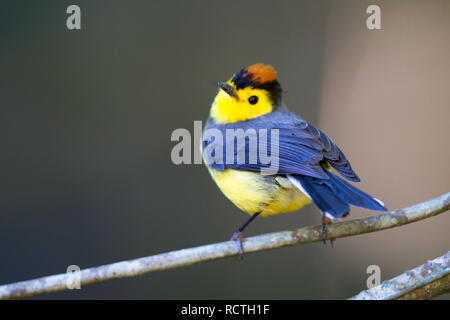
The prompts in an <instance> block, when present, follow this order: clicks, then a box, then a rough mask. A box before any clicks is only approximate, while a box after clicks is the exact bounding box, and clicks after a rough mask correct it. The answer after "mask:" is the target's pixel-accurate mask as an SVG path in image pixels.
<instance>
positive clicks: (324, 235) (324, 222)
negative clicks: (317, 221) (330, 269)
mask: <svg viewBox="0 0 450 320" xmlns="http://www.w3.org/2000/svg"><path fill="white" fill-rule="evenodd" d="M330 223H331V219H329V218H327V217H325V216H323V217H322V241H323V244H326V243H327V230H328V224H330ZM335 240H336V239H330V244H331V247H332V248H334V241H335Z"/></svg>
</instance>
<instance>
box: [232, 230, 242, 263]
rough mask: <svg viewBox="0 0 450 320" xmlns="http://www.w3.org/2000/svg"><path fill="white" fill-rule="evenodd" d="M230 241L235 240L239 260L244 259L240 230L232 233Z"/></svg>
mask: <svg viewBox="0 0 450 320" xmlns="http://www.w3.org/2000/svg"><path fill="white" fill-rule="evenodd" d="M230 241H236V242H237V245H238V250H239V260H240V261H242V260H243V259H244V249H243V248H242V232H241V231H236V232H235V233H233V235H232V236H231V239H230Z"/></svg>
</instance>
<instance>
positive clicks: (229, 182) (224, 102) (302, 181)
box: [201, 63, 387, 259]
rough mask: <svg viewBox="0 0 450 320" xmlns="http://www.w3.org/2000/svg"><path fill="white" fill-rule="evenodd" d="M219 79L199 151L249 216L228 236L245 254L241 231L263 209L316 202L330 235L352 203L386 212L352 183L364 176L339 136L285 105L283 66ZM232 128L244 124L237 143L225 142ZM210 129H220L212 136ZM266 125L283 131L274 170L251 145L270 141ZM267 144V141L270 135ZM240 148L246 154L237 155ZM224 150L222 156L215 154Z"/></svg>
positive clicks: (281, 209) (276, 209)
mask: <svg viewBox="0 0 450 320" xmlns="http://www.w3.org/2000/svg"><path fill="white" fill-rule="evenodd" d="M217 85H218V87H219V89H218V92H217V95H216V96H215V98H214V100H213V102H212V104H211V108H210V113H209V117H208V120H207V122H206V124H205V126H204V129H203V135H202V141H201V151H202V157H203V160H204V163H205V164H206V167H207V168H208V171H209V174H210V175H211V177H212V179H213V180H214V181H215V183H216V184H217V186H218V187H219V189H220V190H221V191H222V193H223V194H224V195H225V196H226V197H227V198H228V199H229V200H230V201H231V202H232V203H234V204H235V205H236V206H237V207H238V208H239V209H241V210H242V211H244V212H246V213H248V214H249V215H250V218H249V219H248V220H247V221H246V222H245V223H244V224H242V226H241V227H239V229H238V230H237V231H236V232H234V233H233V235H232V237H231V239H230V241H237V244H238V249H239V255H240V257H241V259H242V256H243V247H242V232H243V231H244V229H246V227H247V226H248V225H249V224H250V223H251V222H252V221H253V220H254V219H255V218H256V217H257V216H270V215H275V214H279V213H286V212H292V211H297V210H299V209H301V208H303V207H304V206H305V205H307V204H310V203H313V204H314V205H315V206H316V207H317V208H318V209H319V211H320V213H321V215H322V237H323V240H324V242H325V241H326V240H325V239H326V237H327V236H326V232H327V226H328V224H329V223H331V222H332V221H333V220H335V219H340V218H343V217H345V216H347V215H348V214H349V212H350V205H352V206H356V207H361V208H365V209H369V210H377V211H387V209H386V207H385V206H384V204H383V202H381V201H380V200H379V199H377V198H374V197H372V196H370V195H368V194H367V193H365V192H363V191H361V190H359V189H357V188H356V187H354V186H353V185H352V184H350V183H349V182H348V181H351V182H359V181H360V178H359V177H358V175H357V174H356V173H355V171H354V170H353V169H352V167H351V165H350V162H349V161H348V160H347V158H346V156H345V155H344V153H343V152H342V151H341V149H340V148H339V147H338V146H337V145H336V144H335V143H334V142H333V140H332V139H331V138H330V137H329V136H328V135H326V134H325V133H324V132H322V131H321V130H320V129H318V128H316V127H315V126H313V125H311V124H310V123H308V122H307V121H306V120H304V119H303V118H301V117H300V116H298V115H297V114H295V113H293V112H291V111H289V110H288V109H287V108H286V106H285V104H284V102H283V90H282V87H281V84H280V82H279V81H278V77H277V72H276V71H275V69H274V68H273V67H272V66H271V65H266V64H263V63H256V64H253V65H251V66H249V67H246V68H242V69H241V70H240V71H239V72H237V73H235V74H234V75H233V76H232V77H231V78H230V79H229V80H228V81H226V82H218V84H217ZM230 130H231V132H237V131H239V130H241V133H242V132H244V133H245V137H244V138H245V139H241V140H240V142H239V141H238V138H237V137H236V136H232V137H233V139H232V142H231V144H230V143H229V144H227V141H226V137H227V132H230ZM273 130H275V131H273ZM211 132H212V133H215V135H214V138H211V136H212V135H211V134H210V133H211ZM261 132H266V133H265V135H263V134H262V133H261ZM267 132H270V133H271V132H277V134H276V135H278V139H277V140H276V141H275V143H274V144H273V145H272V144H270V147H271V148H274V149H273V150H275V148H276V149H277V151H278V152H276V153H275V152H272V151H273V150H272V149H270V152H271V156H272V157H273V160H274V161H273V162H276V163H277V168H276V169H277V170H276V171H274V172H263V171H264V169H266V170H267V168H268V166H269V164H268V163H266V162H263V161H262V159H261V157H260V154H257V155H256V156H255V155H254V154H253V155H252V152H253V153H255V152H256V150H257V149H253V151H252V150H249V149H251V148H250V141H255V140H252V139H256V141H258V146H262V145H264V143H263V142H264V140H265V139H268V136H269V135H270V134H269V135H268V133H267ZM272 136H273V134H272ZM265 145H267V146H268V145H269V143H267V140H266V142H265ZM267 149H268V147H267ZM211 150H214V151H211ZM217 150H219V151H217ZM221 150H222V151H221ZM240 152H241V154H240V155H241V156H242V154H243V155H245V159H243V158H244V157H241V159H239V156H240V155H239V153H240ZM242 152H244V153H242ZM218 155H220V156H221V157H219V158H220V159H221V160H222V161H217V158H218ZM252 156H254V157H253V162H251V161H250V158H251V157H252ZM225 158H226V161H224V160H223V159H225ZM255 159H256V160H255ZM239 160H240V161H239ZM275 160H276V161H275ZM346 180H348V181H346Z"/></svg>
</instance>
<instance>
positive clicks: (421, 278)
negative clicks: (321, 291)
mask: <svg viewBox="0 0 450 320" xmlns="http://www.w3.org/2000/svg"><path fill="white" fill-rule="evenodd" d="M449 289H450V251H448V252H447V253H446V254H444V255H443V256H442V257H439V258H436V259H434V260H432V261H428V262H427V263H425V264H423V265H421V266H418V267H417V268H415V269H412V270H409V271H406V272H404V273H402V274H401V275H399V276H398V277H395V278H393V279H391V280H388V281H383V283H382V284H380V285H378V286H376V287H373V288H371V289H369V290H365V291H361V292H360V293H359V294H358V295H356V296H354V297H352V298H350V300H392V299H430V298H432V297H435V296H437V295H439V294H443V293H445V292H447V291H448V290H449Z"/></svg>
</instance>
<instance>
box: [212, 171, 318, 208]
mask: <svg viewBox="0 0 450 320" xmlns="http://www.w3.org/2000/svg"><path fill="white" fill-rule="evenodd" d="M208 170H209V172H210V174H211V177H212V178H213V180H214V181H215V182H216V183H217V185H218V187H219V188H220V190H221V191H222V192H223V193H224V194H225V196H226V197H227V198H228V199H230V200H231V202H233V203H234V204H235V205H236V206H237V207H239V208H240V209H241V210H243V211H245V212H247V213H249V214H254V213H256V212H260V211H261V215H263V216H264V215H273V214H278V213H284V212H291V211H295V210H298V209H300V208H302V207H303V206H304V205H306V204H308V203H310V202H311V201H310V200H309V198H308V197H307V196H305V195H304V194H303V193H302V192H301V191H300V190H298V189H297V188H296V187H295V186H294V185H292V184H291V183H290V181H289V180H288V179H286V178H284V177H281V176H262V175H260V174H258V173H255V172H247V171H238V170H232V169H226V170H223V171H217V170H215V169H212V168H209V167H208Z"/></svg>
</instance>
